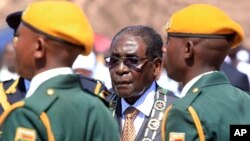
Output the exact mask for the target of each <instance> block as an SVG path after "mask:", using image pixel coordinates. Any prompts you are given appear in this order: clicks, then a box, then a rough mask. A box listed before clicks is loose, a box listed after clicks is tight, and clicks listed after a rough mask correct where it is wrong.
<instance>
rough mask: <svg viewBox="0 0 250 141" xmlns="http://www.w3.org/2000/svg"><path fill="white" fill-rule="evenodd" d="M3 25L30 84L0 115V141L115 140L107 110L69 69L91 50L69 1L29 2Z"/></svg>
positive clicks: (87, 29)
mask: <svg viewBox="0 0 250 141" xmlns="http://www.w3.org/2000/svg"><path fill="white" fill-rule="evenodd" d="M7 23H8V25H9V26H10V27H11V28H13V29H16V32H15V37H14V48H15V50H16V61H17V72H18V73H19V74H20V75H21V76H23V77H24V78H26V79H29V80H31V83H30V88H29V90H28V92H27V94H26V99H25V100H24V101H20V102H17V103H15V104H14V105H12V106H11V107H10V108H9V109H7V110H6V111H5V112H4V113H3V114H2V115H1V118H0V124H1V128H2V131H3V132H2V137H1V140H27V141H35V140H36V141H38V140H39V141H40V140H44V141H55V140H57V141H62V140H63V141H77V140H79V141H80V140H81V141H82V140H84V141H118V140H119V133H118V127H117V125H116V123H115V121H114V119H113V117H112V115H111V113H110V111H108V109H107V108H106V107H105V106H104V104H103V103H102V102H100V100H98V99H97V98H96V97H94V96H92V95H89V94H88V92H87V91H84V90H83V89H82V87H81V82H80V78H79V76H78V75H76V74H74V73H73V70H72V69H71V66H72V64H73V62H74V60H75V59H76V57H77V55H78V54H79V53H83V54H84V55H87V54H88V53H89V52H90V51H91V49H92V46H93V31H92V28H91V26H90V24H89V22H88V20H87V18H86V16H85V15H84V13H83V12H82V10H81V9H80V8H79V7H77V6H76V5H75V4H73V3H72V2H68V1H40V2H33V3H31V4H30V5H29V6H28V7H27V8H26V9H25V10H24V11H23V12H15V13H12V14H10V15H9V16H8V17H7ZM107 129H108V130H107Z"/></svg>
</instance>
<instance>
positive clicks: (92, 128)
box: [0, 75, 119, 141]
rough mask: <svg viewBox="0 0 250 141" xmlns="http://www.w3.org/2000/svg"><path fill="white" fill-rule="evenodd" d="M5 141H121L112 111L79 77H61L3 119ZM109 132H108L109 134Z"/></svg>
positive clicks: (54, 79) (1, 120)
mask: <svg viewBox="0 0 250 141" xmlns="http://www.w3.org/2000/svg"><path fill="white" fill-rule="evenodd" d="M0 123H1V126H2V130H3V133H2V140H4V141H7V140H8V141H9V140H14V139H15V140H36V141H118V140H119V133H118V127H117V125H116V123H115V120H114V119H113V117H112V115H111V113H110V111H109V110H108V109H107V108H106V107H105V106H104V104H103V103H102V102H101V101H100V100H98V98H96V97H94V96H93V95H90V94H87V93H86V92H84V91H83V90H82V87H81V83H80V80H79V77H78V76H76V75H59V76H56V77H53V78H51V79H49V80H48V81H46V82H44V83H43V84H42V85H40V86H39V87H38V89H37V90H36V91H35V92H34V94H33V95H32V96H31V97H29V98H27V99H25V100H24V101H21V102H17V103H15V104H14V105H13V106H12V107H11V108H10V109H9V110H7V111H5V112H4V113H3V115H2V116H1V119H0ZM107 129H108V130H107Z"/></svg>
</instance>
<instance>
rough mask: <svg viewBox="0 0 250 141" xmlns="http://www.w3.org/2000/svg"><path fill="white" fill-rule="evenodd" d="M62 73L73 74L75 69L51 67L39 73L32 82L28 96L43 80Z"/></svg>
mask: <svg viewBox="0 0 250 141" xmlns="http://www.w3.org/2000/svg"><path fill="white" fill-rule="evenodd" d="M62 74H73V70H72V69H71V68H69V67H62V68H55V69H50V70H47V71H44V72H42V73H39V74H37V75H36V76H34V77H33V78H32V80H31V82H30V88H29V90H28V92H27V94H26V98H28V97H30V96H31V95H32V94H33V93H34V92H35V91H36V89H37V88H38V87H39V86H40V85H41V84H42V83H43V82H45V81H46V80H48V79H50V78H52V77H55V76H58V75H62Z"/></svg>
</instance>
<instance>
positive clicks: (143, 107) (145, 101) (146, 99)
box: [121, 82, 156, 116]
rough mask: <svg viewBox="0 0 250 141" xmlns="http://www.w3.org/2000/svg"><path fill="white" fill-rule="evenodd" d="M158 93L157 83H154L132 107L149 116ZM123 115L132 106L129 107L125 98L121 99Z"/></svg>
mask: <svg viewBox="0 0 250 141" xmlns="http://www.w3.org/2000/svg"><path fill="white" fill-rule="evenodd" d="M155 93H156V83H155V82H153V83H152V84H151V86H150V87H149V89H148V90H147V91H145V92H144V93H143V94H142V96H141V97H140V98H139V99H138V100H137V101H136V102H135V103H134V104H133V105H132V106H133V107H135V108H136V109H137V110H139V111H140V112H142V113H143V114H144V115H146V116H149V115H150V112H151V109H152V107H153V105H154V96H155ZM121 103H122V113H124V111H125V110H126V109H127V108H128V107H129V106H131V105H129V104H128V103H127V102H126V101H125V99H124V98H122V99H121Z"/></svg>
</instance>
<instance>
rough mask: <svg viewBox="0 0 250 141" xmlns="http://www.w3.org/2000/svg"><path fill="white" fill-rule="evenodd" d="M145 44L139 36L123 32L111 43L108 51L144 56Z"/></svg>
mask: <svg viewBox="0 0 250 141" xmlns="http://www.w3.org/2000/svg"><path fill="white" fill-rule="evenodd" d="M145 50H146V45H145V43H144V41H143V39H142V38H141V37H140V36H134V35H128V34H124V35H123V36H119V37H117V38H116V39H115V40H114V41H113V42H112V44H111V48H110V53H111V54H118V55H121V56H123V55H127V54H131V55H133V54H134V55H137V56H144V54H145Z"/></svg>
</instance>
